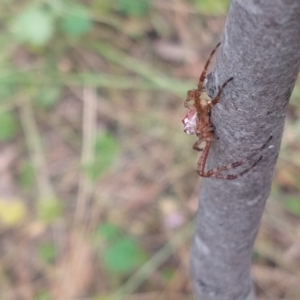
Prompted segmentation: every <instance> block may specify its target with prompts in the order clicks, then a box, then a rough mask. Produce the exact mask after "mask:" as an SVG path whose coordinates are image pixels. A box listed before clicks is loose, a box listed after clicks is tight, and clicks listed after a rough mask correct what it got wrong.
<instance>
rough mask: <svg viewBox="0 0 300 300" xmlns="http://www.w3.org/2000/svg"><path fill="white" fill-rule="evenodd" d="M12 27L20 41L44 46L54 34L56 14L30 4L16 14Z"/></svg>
mask: <svg viewBox="0 0 300 300" xmlns="http://www.w3.org/2000/svg"><path fill="white" fill-rule="evenodd" d="M10 29H11V31H12V32H13V33H14V34H15V37H16V39H17V40H18V41H20V42H27V43H29V44H32V45H35V46H42V45H45V44H46V43H48V42H49V41H50V39H51V38H52V36H53V34H54V16H53V15H51V14H50V13H49V12H47V11H46V10H44V9H43V8H42V7H39V6H31V5H29V6H28V7H26V8H25V9H23V10H21V11H20V13H19V14H16V16H15V17H14V19H13V20H12V23H11V24H10Z"/></svg>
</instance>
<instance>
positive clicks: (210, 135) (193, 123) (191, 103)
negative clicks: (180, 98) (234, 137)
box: [182, 43, 272, 180]
mask: <svg viewBox="0 0 300 300" xmlns="http://www.w3.org/2000/svg"><path fill="white" fill-rule="evenodd" d="M220 44H221V43H218V44H217V46H216V47H215V48H214V49H213V51H212V52H211V54H210V56H209V57H208V60H207V62H206V64H205V66H204V70H203V72H202V74H201V76H200V78H199V82H198V87H197V89H194V90H190V91H188V92H187V98H186V100H185V101H184V106H185V107H186V108H187V109H188V110H189V111H188V112H187V114H186V115H185V117H184V118H183V120H182V123H183V125H184V132H186V133H187V134H195V135H196V136H197V137H198V138H199V139H198V141H196V143H195V144H194V145H193V149H194V150H196V151H203V152H202V156H200V158H199V161H198V166H197V173H198V175H199V176H201V177H211V178H218V179H228V180H232V179H236V178H238V177H240V176H242V175H244V174H245V173H247V172H248V171H250V170H251V169H252V168H254V167H255V166H256V165H257V164H258V163H259V161H260V160H261V159H262V156H260V157H259V159H258V160H256V161H255V162H254V163H253V164H252V165H251V166H250V167H248V168H247V169H246V170H244V171H242V172H240V173H238V174H236V175H230V174H227V175H224V174H222V172H223V171H227V170H229V169H233V168H237V167H239V166H241V165H242V164H243V163H245V162H247V161H249V160H250V159H251V158H252V157H254V156H255V155H256V154H257V153H258V152H260V151H262V150H263V149H264V148H265V147H266V145H267V144H268V143H269V141H270V140H271V139H272V136H271V137H270V138H269V139H268V141H267V142H266V143H265V144H264V145H263V146H262V147H260V148H259V149H256V150H255V151H254V153H252V154H250V155H249V156H247V157H245V158H243V159H241V160H239V161H236V162H233V163H231V164H228V165H226V166H221V167H217V168H214V169H211V170H209V171H205V166H206V161H207V157H208V154H209V150H210V148H211V145H212V143H213V141H214V140H215V138H214V127H213V125H212V123H211V120H210V114H211V109H212V107H213V106H214V105H216V104H217V103H218V102H219V100H220V96H221V93H222V91H223V89H224V88H225V86H226V85H227V84H228V83H229V82H230V81H232V80H233V77H231V78H229V79H228V80H227V81H225V82H224V83H223V85H222V86H221V87H220V89H219V91H218V93H217V95H216V97H215V98H214V99H212V100H211V101H207V100H205V99H202V98H201V94H202V92H203V91H204V88H205V87H204V85H205V80H206V73H207V68H208V66H209V64H210V61H211V59H212V57H213V55H214V53H215V52H216V51H217V48H218V47H219V46H220ZM202 142H205V146H204V147H203V148H200V144H201V143H202Z"/></svg>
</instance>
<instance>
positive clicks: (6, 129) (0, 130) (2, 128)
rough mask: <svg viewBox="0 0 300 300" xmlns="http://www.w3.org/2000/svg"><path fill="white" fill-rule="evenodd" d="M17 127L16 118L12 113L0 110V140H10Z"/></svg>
mask: <svg viewBox="0 0 300 300" xmlns="http://www.w3.org/2000/svg"><path fill="white" fill-rule="evenodd" d="M17 129H18V124H17V120H16V118H15V116H14V114H13V113H11V112H9V111H6V112H0V141H6V140H10V139H12V138H13V137H14V135H15V134H16V132H17Z"/></svg>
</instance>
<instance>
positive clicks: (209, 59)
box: [198, 42, 221, 91]
mask: <svg viewBox="0 0 300 300" xmlns="http://www.w3.org/2000/svg"><path fill="white" fill-rule="evenodd" d="M220 44H221V42H220V43H218V44H217V46H216V47H215V48H214V49H213V51H212V52H211V53H210V55H209V57H208V59H207V61H206V64H205V66H204V69H203V71H202V74H201V75H200V78H199V83H198V90H199V91H202V90H203V82H204V80H205V78H206V73H207V68H208V66H209V64H210V61H211V59H212V57H213V55H214V54H215V52H216V51H217V49H218V47H219V46H220Z"/></svg>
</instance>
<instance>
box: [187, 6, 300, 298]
mask: <svg viewBox="0 0 300 300" xmlns="http://www.w3.org/2000/svg"><path fill="white" fill-rule="evenodd" d="M299 64H300V1H299V0H285V1H284V0H233V1H232V2H231V5H230V9H229V13H228V17H227V21H226V25H225V30H224V34H223V38H222V44H221V47H220V49H219V53H218V58H217V63H216V67H215V69H214V71H213V72H212V73H211V74H210V75H209V76H208V82H207V86H206V88H207V91H208V94H209V95H210V96H211V97H212V98H213V96H215V95H216V93H217V90H218V87H219V86H221V85H222V84H223V83H224V82H225V81H226V80H227V79H228V78H230V77H234V79H233V81H232V82H230V83H229V84H228V86H226V88H225V90H224V92H223V94H222V97H221V101H220V103H218V104H217V105H216V106H215V107H214V108H213V110H212V123H213V125H214V127H215V135H216V137H217V138H218V139H217V140H216V141H215V142H214V143H213V146H212V149H211V152H210V155H209V159H208V166H207V169H211V168H214V167H216V166H222V165H226V164H228V163H232V162H235V161H239V160H241V159H242V158H244V157H246V156H247V155H249V154H250V153H252V152H253V151H255V149H257V148H259V147H261V146H262V145H263V144H264V143H265V142H266V141H267V140H268V138H269V137H270V136H273V139H272V140H271V141H270V143H269V145H268V146H267V147H266V148H265V149H264V150H263V151H262V152H261V153H259V154H257V156H256V157H255V158H253V161H252V163H253V162H254V161H255V160H256V159H258V158H259V157H260V155H262V160H261V161H260V162H259V163H258V165H257V166H255V167H254V168H253V169H251V171H249V172H248V173H246V174H245V175H243V176H241V177H239V178H238V179H235V180H231V181H230V180H219V179H203V182H202V186H201V192H200V205H199V210H198V213H197V221H196V232H195V237H194V244H193V248H192V256H191V263H192V273H193V280H194V286H195V293H196V296H197V299H198V300H246V299H247V300H250V299H254V298H255V296H254V292H253V288H252V281H251V277H250V268H251V256H252V248H253V244H254V241H255V237H256V235H257V231H258V228H259V223H260V219H261V215H262V213H263V209H264V206H265V202H266V199H267V198H268V195H269V192H270V187H271V183H272V178H273V173H274V167H275V163H276V159H277V156H278V152H279V147H280V142H281V137H282V132H283V127H284V119H285V115H286V108H287V101H288V100H289V98H290V95H291V92H292V90H293V87H294V84H295V81H296V78H297V74H298V70H299ZM250 164H251V163H250ZM247 166H249V163H246V164H245V165H242V166H240V167H239V168H238V169H236V170H231V171H232V172H229V173H232V174H234V173H235V172H236V173H239V171H242V170H243V169H245V168H246V167H247Z"/></svg>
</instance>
